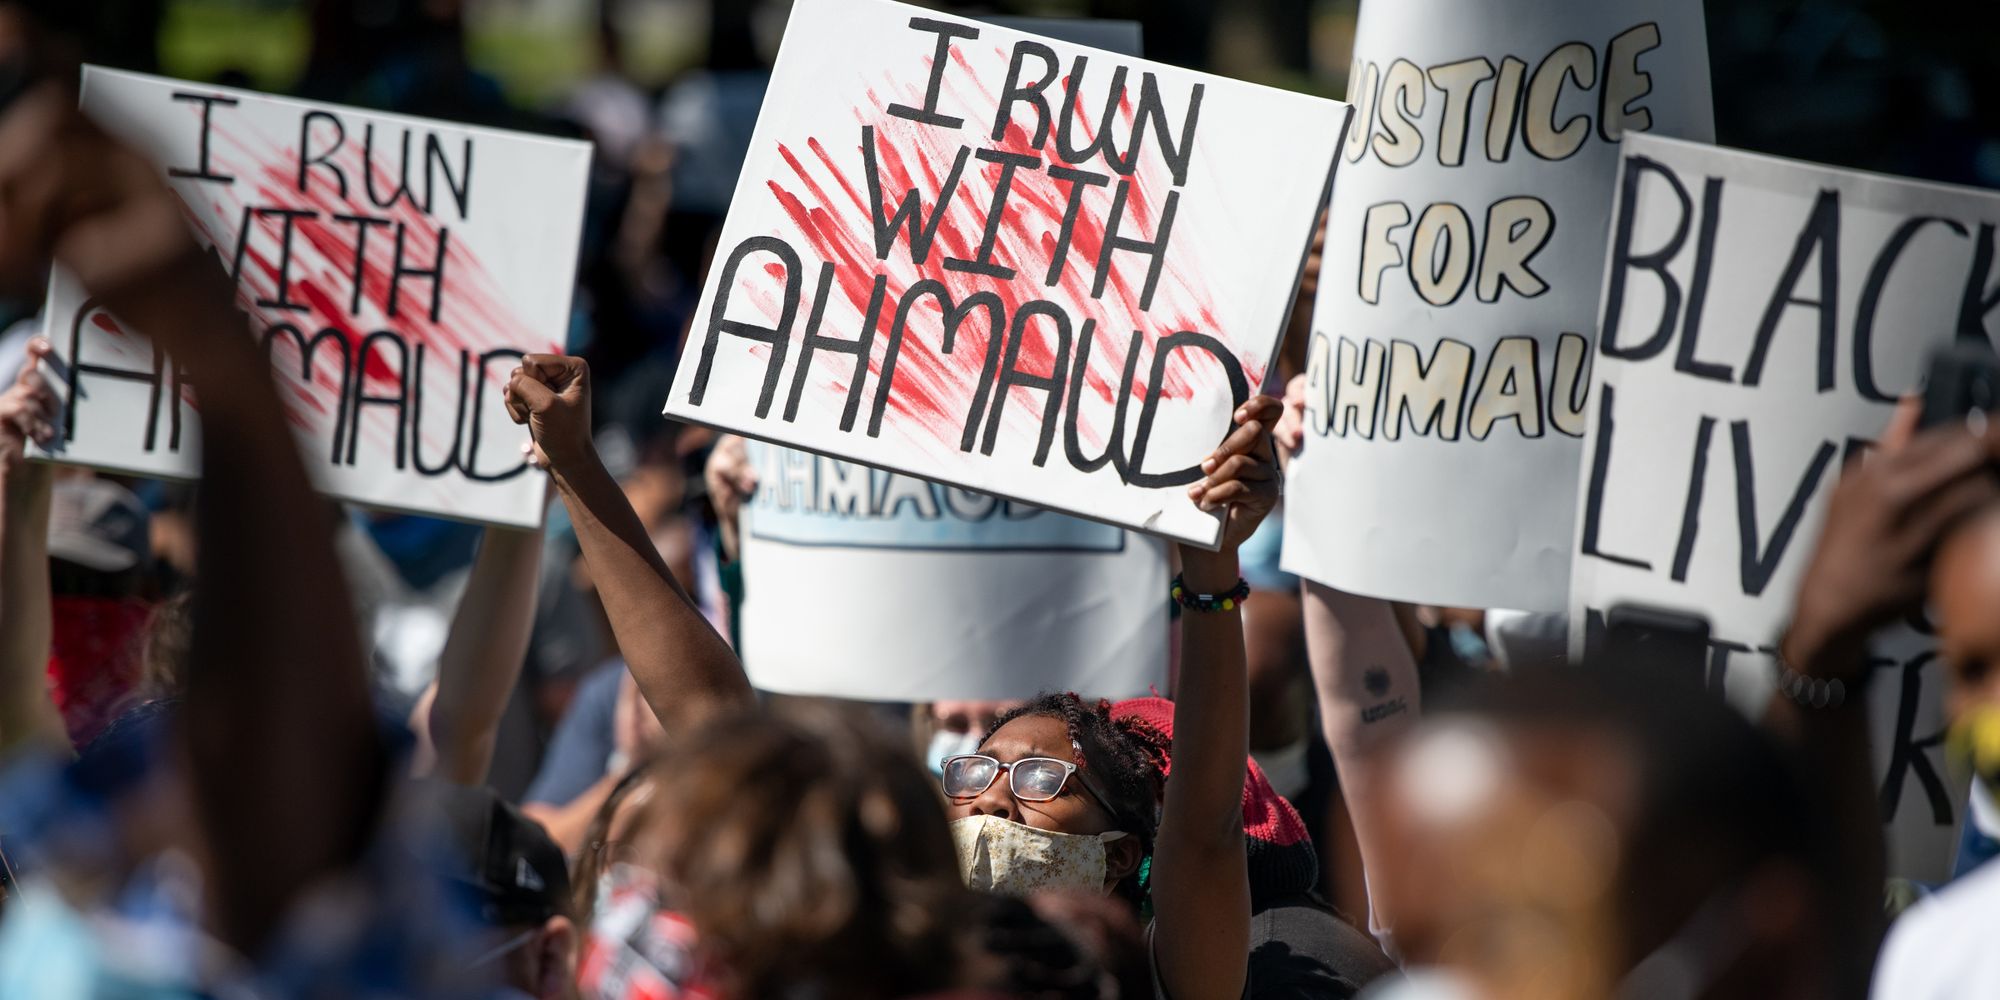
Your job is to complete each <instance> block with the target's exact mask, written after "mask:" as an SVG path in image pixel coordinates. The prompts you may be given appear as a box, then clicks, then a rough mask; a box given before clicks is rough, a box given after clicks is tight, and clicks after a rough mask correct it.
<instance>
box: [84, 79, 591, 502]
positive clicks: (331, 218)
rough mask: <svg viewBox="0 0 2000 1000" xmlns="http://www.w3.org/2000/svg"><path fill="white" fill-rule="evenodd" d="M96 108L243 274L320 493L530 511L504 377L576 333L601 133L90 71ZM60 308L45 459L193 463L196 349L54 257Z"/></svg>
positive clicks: (178, 467) (530, 487) (247, 304)
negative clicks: (170, 338)
mask: <svg viewBox="0 0 2000 1000" xmlns="http://www.w3.org/2000/svg"><path fill="white" fill-rule="evenodd" d="M83 110H84V111H85V112H86V113H87V114H89V115H90V116H91V117H92V118H93V119H95V120H96V121H97V122H98V123H99V124H101V125H103V126H104V127H105V128H106V129H107V130H109V131H111V132H112V133H113V134H115V135H117V136H118V137H119V138H121V139H123V140H124V141H126V142H128V143H131V144H132V145H134V146H135V147H136V148H138V149H139V150H140V151H142V152H143V153H145V154H146V155H147V156H148V157H149V158H150V159H152V160H153V161H154V162H155V163H156V164H157V165H158V166H159V167H160V170H161V172H162V174H163V176H164V177H165V178H166V180H167V181H168V183H169V184H170V185H171V186H172V187H173V189H174V192H175V193H176V194H177V195H179V196H180V199H181V201H182V202H183V203H184V204H185V205H186V208H187V214H188V218H189V221H190V222H191V223H192V224H193V226H194V228H195V229H196V231H197V233H198V235H199V236H200V238H201V239H202V240H203V241H204V242H205V243H207V244H209V245H211V246H212V247H213V249H214V252H215V253H216V255H217V256H219V257H220V258H221V260H222V263H223V264H224V265H225V266H227V267H228V268H229V269H230V272H231V274H232V275H233V277H234V278H235V280H236V283H237V290H238V304H239V305H240V306H242V307H243V308H244V309H245V310H246V311H247V312H248V313H249V314H250V318H251V323H250V326H251V331H252V333H253V334H254V335H255V336H257V337H258V338H259V339H260V340H261V341H262V343H263V344H264V345H265V348H266V350H267V353H268V354H269V355H270V358H271V364H272V368H273V378H274V379H275V381H276V384H277V386H278V391H279V396H280V397H281V398H282V399H283V401H284V403H285V406H286V415H287V417H288V418H289V419H290V420H291V422H292V425H293V429H294V430H295V431H296V432H297V435H298V438H299V440H300V444H301V447H302V448H303V449H304V453H305V455H306V458H307V461H308V465H309V468H310V469H311V470H312V472H313V475H314V477H315V480H316V482H317V483H318V485H319V487H320V488H321V489H322V490H323V491H325V492H326V493H328V494H330V495H332V496H335V497H339V498H340V499H343V500H351V501H354V502H356V503H360V504H366V505H369V506H375V507H386V508H392V509H398V510H406V511H413V512H417V513H424V514H437V515H441V516H445V517H453V518H459V519H463V520H471V521H484V522H489V523H496V524H511V525H519V526H529V525H535V524H539V523H541V517H542V504H543V491H544V479H543V477H542V475H541V474H540V473H537V472H531V471H529V469H528V467H527V465H526V464H525V462H524V461H523V460H522V454H521V451H520V445H521V442H522V441H523V440H524V439H525V436H526V435H525V432H524V431H522V430H521V429H520V428H517V427H515V426H514V425H513V424H512V422H511V421H509V420H508V418H507V411H506V408H505V406H504V405H503V403H502V401H501V388H502V387H503V386H504V385H505V383H506V378H507V373H508V372H509V371H510V370H511V369H512V368H513V367H514V364H515V361H516V359H517V358H519V357H520V356H521V355H522V354H524V353H532V352H537V351H542V352H546V351H555V350H558V349H559V345H560V344H561V343H562V340H563V334H564V332H565V330H566V329H567V326H568V323H569V304H570V290H571V287H572V283H573V280H574V275H575V271H576V254H577V243H578V240H579V238H580V235H581V232H582V226H583V198H584V186H585V181H586V175H587V173H588V171H589V165H590V146H589V145H588V144H586V143H580V142H569V141H558V140H553V139H543V138H539V137H535V136H528V135H521V134H515V133H508V132H498V131H493V130H489V129H477V128H466V127H462V126H458V125H451V124H446V123H443V122H434V121H426V120H423V119H418V118H408V117H403V116H398V115H385V114H378V113H375V112H369V111H360V110H356V109H353V108H345V107H339V106H335V105H329V104H319V103H312V102H307V101H295V100H290V99H286V98H279V97H271V96H268V95H264V94H255V93H250V92H247V91H240V90H230V89H228V88H224V87H212V86H208V85H205V84H193V83H185V82H182V81H178V80H167V79H162V78H159V77H151V76H142V75H139V74H134V73H123V72H117V71H112V70H105V69H99V68H97V67H89V68H86V69H85V70H84V74H83ZM47 320H48V325H47V334H48V337H49V340H50V341H51V343H53V344H54V345H55V349H56V354H57V360H58V363H59V366H60V367H59V370H60V371H63V372H66V373H67V375H68V378H67V385H66V386H65V387H64V388H63V390H62V391H63V392H64V394H65V398H64V402H65V404H66V405H67V414H66V417H65V424H64V428H63V435H62V440H61V441H60V443H59V444H58V446H57V447H55V448H54V449H53V450H52V453H50V454H48V455H46V457H51V458H54V459H56V460H58V461H63V462H72V463H77V464H82V465H91V466H96V467H99V468H104V469H111V470H115V471H119V472H127V473H134V474H138V475H144V476H162V477H170V478H173V477H183V478H184V477H190V476H193V475H195V474H196V472H197V471H198V466H199V458H198V456H197V454H196V449H195V446H196V444H197V441H198V435H197V434H196V430H195V428H196V424H195V421H196V420H197V419H198V415H199V400H197V399H195V398H193V396H192V395H191V394H190V393H189V392H187V391H185V389H184V386H183V380H182V375H181V372H182V370H183V368H184V364H185V363H184V361H182V362H176V361H175V359H169V358H165V357H162V356H160V355H158V354H156V353H155V352H154V350H153V347H152V344H151V343H150V342H149V341H147V340H146V339H145V338H144V337H143V336H139V335H138V332H137V331H132V330H129V329H127V328H126V327H125V326H124V325H123V324H122V323H120V321H119V320H118V318H117V317H115V316H112V315H110V314H109V313H107V312H106V311H104V310H103V309H101V308H99V307H98V306H97V305H96V304H95V303H94V302H92V301H91V300H90V299H89V298H88V297H87V296H86V294H85V292H84V290H83V289H82V288H81V287H79V285H78V284H77V283H76V281H75V280H73V279H71V278H69V277H68V276H66V275H64V274H62V273H60V272H58V273H57V274H56V275H55V277H54V279H53V280H52V281H51V283H50V289H49V304H48V313H47Z"/></svg>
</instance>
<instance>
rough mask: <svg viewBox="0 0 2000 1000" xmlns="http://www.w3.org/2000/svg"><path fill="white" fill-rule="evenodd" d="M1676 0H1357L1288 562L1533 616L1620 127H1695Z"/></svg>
mask: <svg viewBox="0 0 2000 1000" xmlns="http://www.w3.org/2000/svg"><path fill="white" fill-rule="evenodd" d="M1706 38H1707V36H1706V34H1705V31H1704V28H1703V24H1702V12H1701V4H1700V3H1699V2H1698V0H1368V2H1367V3H1364V4H1362V7H1361V16H1360V22H1359V24H1358V25H1357V27H1356V31H1355V39H1354V68H1353V69H1352V71H1351V73H1350V76H1349V77H1348V81H1349V82H1348V95H1349V100H1350V101H1351V102H1352V103H1353V105H1354V110H1355V115H1354V125H1353V127H1351V128H1350V129H1349V130H1348V135H1347V144H1346V147H1345V149H1344V151H1343V156H1342V160H1343V162H1342V163H1341V166H1340V180H1339V183H1338V184H1336V185H1335V186H1334V193H1333V199H1332V203H1331V206H1330V208H1329V210H1328V218H1327V229H1326V251H1325V257H1324V263H1323V265H1322V267H1321V270H1320V280H1319V296H1318V301H1317V303H1316V308H1315V309H1314V312H1313V321H1312V331H1313V332H1312V337H1311V340H1310V341H1309V343H1308V351H1307V375H1308V382H1309V386H1308V389H1307V404H1306V414H1307V417H1308V420H1307V424H1308V426H1307V437H1306V442H1305V447H1304V450H1303V452H1302V453H1301V455H1300V456H1299V459H1298V461H1296V462H1294V463H1293V464H1292V467H1291V469H1290V470H1289V473H1290V476H1291V482H1290V484H1289V490H1288V493H1289V497H1290V502H1289V503H1287V504H1286V505H1285V508H1286V514H1285V553H1284V566H1285V568H1286V569H1288V570H1290V571H1292V572H1294V573H1298V574H1301V575H1303V576H1307V577H1311V578H1312V579H1315V580H1318V581H1320V582H1322V583H1325V584H1328V585H1330V586H1334V587H1339V588H1341V589H1343V590H1350V591H1354V592H1357V593H1363V594H1370V595H1374V596H1379V597H1387V598H1394V599H1398V600H1407V601H1417V602H1422V603H1426V604H1442V605H1450V606H1464V607H1478V608H1489V607H1501V608H1520V609H1524V610H1531V611H1554V610H1557V609H1560V608H1561V607H1562V606H1563V601H1564V598H1565V596H1566V594H1567V578H1568V572H1569V556H1568V551H1569V540H1570V533H1571V530H1572V528H1571V522H1572V514H1573V510H1572V508H1571V498H1570V494H1569V484H1570V483H1571V482H1572V481H1573V480H1574V478H1575V476H1576V468H1577V463H1578V460H1579V456H1580V455H1581V450H1580V448H1579V443H1580V440H1581V436H1582V434H1583V423H1584V420H1583V408H1584V405H1585V400H1584V392H1585V389H1586V386H1587V375H1586V373H1587V372H1588V371H1589V367H1590V347H1591V340H1592V338H1591V330H1592V326H1591V322H1592V320H1593V319H1594V318H1595V316H1596V314H1597V291H1598V285H1599V281H1598V278H1599V275H1600V273H1601V271H1602V268H1603V264H1604V233H1605V220H1606V216H1607V213H1608V212H1609V207H1610V204H1611V188H1612V182H1613V180H1614V178H1615V177H1616V175H1617V157H1618V139H1619V137H1620V136H1621V135H1623V134H1628V133H1632V132H1638V131H1653V132H1661V133H1665V134H1668V135H1679V136H1685V137H1689V138H1697V139H1708V138H1711V137H1712V135H1713V122H1712V107H1711V104H1710V101H1709V84H1708V48H1707V41H1706Z"/></svg>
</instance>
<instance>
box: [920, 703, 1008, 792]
mask: <svg viewBox="0 0 2000 1000" xmlns="http://www.w3.org/2000/svg"><path fill="white" fill-rule="evenodd" d="M1026 703H1027V702H1026V701H1025V700H1022V699H1008V700H999V701H994V700H979V699H971V700H957V701H927V702H922V703H920V704H916V705H912V706H910V743H911V745H912V746H914V747H916V749H917V751H918V754H919V755H920V759H921V760H922V761H923V762H924V763H925V764H927V765H929V766H930V769H931V771H932V773H938V774H941V773H942V772H943V768H944V762H945V761H946V760H948V759H950V758H952V757H955V756H957V755H959V754H964V753H973V752H975V751H977V750H978V749H979V741H980V740H981V739H982V738H984V737H985V735H986V734H987V733H988V732H991V731H992V729H993V725H994V723H995V722H996V721H998V720H999V718H1000V717H1001V716H1002V715H1005V714H1007V713H1008V712H1011V711H1013V710H1015V709H1018V708H1020V707H1021V706H1022V705H1025V704H1026Z"/></svg>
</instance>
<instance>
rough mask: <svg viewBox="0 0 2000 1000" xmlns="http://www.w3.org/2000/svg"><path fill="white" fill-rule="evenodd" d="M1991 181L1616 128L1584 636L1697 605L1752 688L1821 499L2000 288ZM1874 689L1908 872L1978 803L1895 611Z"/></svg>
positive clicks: (1762, 670)
mask: <svg viewBox="0 0 2000 1000" xmlns="http://www.w3.org/2000/svg"><path fill="white" fill-rule="evenodd" d="M1996 227H2000V195H1995V194H1993V193H1991V192H1985V191H1974V190H1971V189H1967V188H1955V187H1947V186H1943V185H1936V184H1923V183H1917V182H1914V181H1906V180H1899V179H1896V178H1891V177H1883V176H1880V175H1876V174H1864V173H1857V172H1853V171H1846V170H1835V169H1831V168H1827V167H1821V166H1816V165H1813V164H1806V163H1797V162H1792V161H1786V160H1779V159H1774V158H1771V157H1765V156H1757V155H1753V154H1750V153H1740V152H1736V151H1734V150H1727V149H1717V148H1714V147H1709V146H1699V145H1695V144H1692V143H1682V142H1672V141H1668V140H1661V139H1654V138H1652V137H1649V136H1635V137H1629V138H1627V139H1626V146H1625V159H1624V167H1623V170H1622V171H1621V179H1620V187H1619V192H1618V198H1617V203H1616V215H1615V222H1614V225H1613V230H1612V238H1611V246H1610V250H1609V263H1608V265H1607V270H1606V272H1605V287H1604V313H1603V321H1602V322H1603V325H1602V330H1603V335H1602V340H1601V341H1600V345H1599V346H1600V350H1599V356H1598V360H1597V366H1596V370H1595V372H1594V374H1593V378H1592V381H1593V382H1594V383H1595V384H1594V386H1593V387H1592V403H1591V406H1590V428H1589V437H1588V439H1587V441H1586V449H1587V451H1588V456H1587V458H1586V461H1585V468H1584V475H1583V476H1582V478H1581V480H1580V483H1579V486H1580V488H1579V491H1578V497H1579V499H1578V508H1579V510H1578V524H1577V533H1576V540H1575V553H1576V565H1575V570H1574V572H1573V574H1572V583H1573V594H1572V607H1571V628H1572V644H1571V645H1572V648H1573V649H1579V648H1581V645H1582V641H1583V638H1584V635H1585V634H1586V632H1587V631H1594V630H1595V629H1597V628H1601V627H1602V624H1601V623H1602V617H1603V613H1604V611H1605V610H1607V609H1608V608H1610V607H1611V606H1613V605H1615V604H1618V603H1620V602H1634V603H1642V604H1651V605H1658V606H1665V607H1676V608H1688V609H1693V610H1698V611H1700V612H1702V613H1703V614H1705V615H1707V616H1708V618H1709V620H1710V622H1711V625H1712V628H1713V639H1712V641H1711V656H1710V675H1711V681H1712V682H1719V683H1721V684H1723V685H1725V686H1726V688H1727V690H1728V692H1729V694H1730V697H1731V700H1732V701H1735V702H1737V703H1738V704H1740V705H1742V706H1744V707H1745V708H1747V709H1751V710H1753V711H1754V710H1757V709H1759V708H1761V706H1763V705H1764V704H1765V702H1766V699H1768V698H1769V696H1770V694H1771V692H1772V690H1773V681H1774V678H1775V674H1774V667H1773V664H1772V661H1771V655H1770V654H1771V649H1772V646H1773V644H1774V643H1775V642H1776V641H1777V638H1778V634H1779V631H1780V630H1781V629H1782V628H1783V626H1784V623H1785V621H1786V619H1787V617H1788V616H1789V614H1790V612H1791V604H1792V598H1793V595H1794V592H1795V591H1796V590H1797V587H1798V582H1799V575H1800V574H1801V573H1802V572H1803V571H1804V564H1805V562H1806V560H1807V559H1808V558H1809V557H1810V556H1811V554H1812V550H1813V540H1814V538H1815V537H1816V536H1817V535H1818V532H1819V524H1820V520H1821V518H1822V516H1823V515H1824V512H1825V505H1826V499H1827V497H1828V495H1829V494H1830V493H1831V492H1832V490H1833V486H1834V483H1835V482H1836V481H1837V479H1838V478H1839V476H1840V471H1841V468H1842V466H1843V464H1844V463H1845V461H1846V460H1847V459H1848V458H1849V457H1850V456H1853V455H1855V454H1857V453H1858V452H1860V451H1861V450H1863V449H1865V448H1867V447H1868V445H1869V442H1870V440H1871V439H1872V438H1874V437H1875V436H1876V435H1877V434H1878V433H1880V432H1881V430H1882V428H1883V427H1884V426H1885V425H1886V424H1887V423H1888V421H1889V416H1890V413H1891V411H1892V410H1893V409H1894V404H1895V401H1896V398H1897V397H1898V396H1899V395H1900V394H1902V393H1905V392H1908V391H1910V390H1911V389H1913V388H1914V387H1915V386H1916V384H1917V382H1918V380H1919V379H1920V378H1921V376H1922V374H1923V370H1924V365H1925V363H1926V361H1927V360H1928V358H1929V356H1930V354H1931V353H1932V351H1933V350H1935V349H1936V348H1938V347H1940V346H1943V345H1945V344H1947V343H1949V342H1950V341H1951V340H1952V338H1953V337H1954V336H1956V335H1966V336H1972V337H1978V338H1981V339H1984V338H1985V337H1986V336H1987V334H1986V332H1985V326H1986V323H1987V318H1988V314H1989V313H1991V312H1992V311H1993V310H1994V309H1995V307H1996V305H2000V293H1996V292H1995V291H1994V288H1995V286H1996V284H2000V273H1996V271H2000V268H1996V266H1995V261H1996V256H1995V231H1996ZM1876 654H1877V658H1876V660H1875V662H1876V670H1875V673H1874V676H1873V683H1872V685H1871V686H1870V689H1869V698H1870V699H1871V702H1872V704H1871V706H1870V708H1871V711H1872V713H1873V715H1874V718H1875V723H1876V725H1875V730H1874V735H1875V750H1876V753H1877V756H1878V767H1879V768H1880V776H1881V792H1882V798H1883V802H1884V805H1885V808H1887V809H1889V810H1890V811H1891V815H1892V824H1893V825H1892V828H1891V841H1892V847H1893V852H1894V853H1893V860H1894V862H1895V864H1894V870H1895V871H1896V873H1898V874H1905V875H1912V876H1917V877H1937V876H1940V875H1942V874H1943V873H1944V872H1945V870H1946V866H1947V865H1948V863H1949V860H1950V856H1951V854H1950V848H1951V844H1952V841H1953V838H1954V835H1955V831H1956V824H1957V820H1958V818H1959V813H1958V806H1959V804H1960V803H1962V802H1963V800H1964V793H1965V789H1964V787H1963V785H1959V786H1958V787H1952V785H1953V783H1952V782H1950V781H1949V780H1948V777H1947V771H1946V769H1945V767H1944V762H1943V759H1942V756H1943V755H1942V751H1941V750H1940V749H1939V748H1938V746H1937V743H1938V740H1937V737H1938V734H1939V729H1940V726H1941V722H1940V719H1939V709H1938V695H1939V689H1940V687H1941V686H1942V684H1943V677H1942V676H1941V668H1940V667H1938V666H1935V665H1934V662H1933V658H1932V653H1931V643H1930V642H1929V641H1928V640H1926V639H1925V638H1924V637H1922V636H1919V635H1917V634H1915V633H1914V632H1904V633H1902V634H1901V635H1899V636H1896V637H1892V638H1891V639H1889V640H1888V641H1886V642H1883V643H1879V644H1878V646H1877V648H1876Z"/></svg>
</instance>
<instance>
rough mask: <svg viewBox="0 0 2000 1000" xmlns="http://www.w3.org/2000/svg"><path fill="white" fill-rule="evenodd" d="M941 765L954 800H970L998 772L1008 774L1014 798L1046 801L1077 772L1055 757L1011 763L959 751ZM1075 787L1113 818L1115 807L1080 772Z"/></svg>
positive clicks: (990, 785) (947, 791)
mask: <svg viewBox="0 0 2000 1000" xmlns="http://www.w3.org/2000/svg"><path fill="white" fill-rule="evenodd" d="M943 767H944V793H945V795H947V796H949V797H951V798H954V799H969V798H972V797H973V796H975V795H978V794H979V793H981V792H984V791H986V790H987V789H988V788H991V787H993V782H994V781H996V780H998V779H999V777H1000V773H1001V772H1002V771H1005V772H1006V773H1007V787H1008V788H1009V789H1010V790H1012V791H1013V793H1014V797H1015V798H1017V799H1020V800H1021V801H1023V802H1047V801H1049V800H1051V799H1053V798H1055V797H1056V796H1058V795H1061V794H1062V790H1063V784H1064V783H1065V782H1067V781H1069V776H1070V775H1072V774H1076V770H1077V769H1076V765H1075V764H1072V763H1070V762H1069V761H1066V760H1057V759H1056V758H1054V757H1023V758H1021V759H1020V760H1017V761H1014V762H1013V763H1011V764H1009V763H1004V762H1002V761H1000V760H997V759H995V758H992V757H988V756H986V755H985V754H980V753H962V754H955V755H953V756H950V757H946V758H945V759H944V763H943ZM1076 784H1077V787H1078V788H1081V789H1083V793H1084V794H1085V795H1088V796H1090V798H1091V801H1093V802H1096V803H1097V804H1098V805H1100V806H1102V807H1104V811H1105V812H1106V813H1108V814H1109V815H1111V816H1113V817H1116V816H1117V815H1118V810H1116V809H1113V808H1111V803H1109V802H1106V801H1104V796H1102V795H1099V794H1097V790H1096V789H1094V788H1092V787H1090V782H1088V781H1086V780H1084V779H1083V777H1082V776H1081V775H1079V776H1078V777H1077V779H1076Z"/></svg>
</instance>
